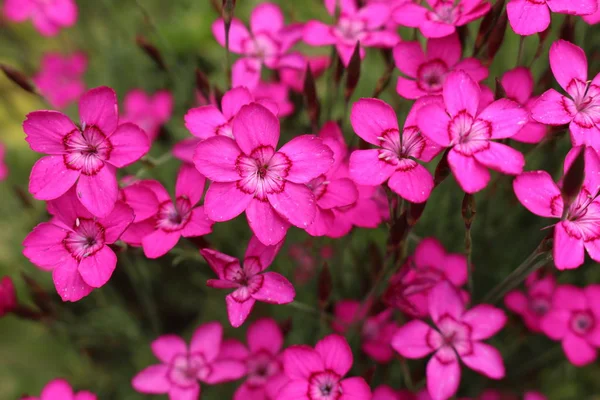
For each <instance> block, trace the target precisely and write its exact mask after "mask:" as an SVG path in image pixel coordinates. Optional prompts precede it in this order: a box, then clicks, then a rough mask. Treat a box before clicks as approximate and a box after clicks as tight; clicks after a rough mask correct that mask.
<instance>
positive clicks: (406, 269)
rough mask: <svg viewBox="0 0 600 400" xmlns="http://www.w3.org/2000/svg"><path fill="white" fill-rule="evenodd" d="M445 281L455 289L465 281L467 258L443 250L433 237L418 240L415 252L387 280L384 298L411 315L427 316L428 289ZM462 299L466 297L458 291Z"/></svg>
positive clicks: (417, 316)
mask: <svg viewBox="0 0 600 400" xmlns="http://www.w3.org/2000/svg"><path fill="white" fill-rule="evenodd" d="M446 280H447V281H449V282H450V283H452V284H453V285H454V286H456V287H457V288H460V287H461V286H462V285H464V284H465V283H466V282H467V259H466V257H465V256H464V255H463V254H455V253H447V252H446V250H445V249H444V246H442V244H441V243H440V242H439V241H438V240H437V239H435V238H432V237H430V238H425V239H423V240H421V242H420V243H419V245H418V246H417V248H416V249H415V253H414V254H413V255H412V256H411V257H409V258H408V260H407V261H406V263H405V264H404V265H403V266H402V268H401V269H400V270H399V271H398V272H397V273H396V274H395V275H394V276H393V277H392V279H391V280H390V286H389V288H388V289H387V291H386V293H385V294H384V297H383V299H384V301H385V302H386V304H388V305H389V306H391V307H395V308H398V309H399V310H400V311H402V312H404V313H406V314H408V315H411V316H413V317H415V318H425V317H427V315H429V302H428V298H429V292H430V291H431V289H432V288H433V287H435V286H436V285H437V284H438V283H439V282H442V281H446ZM462 296H463V298H465V297H466V296H468V295H467V294H466V292H464V293H462Z"/></svg>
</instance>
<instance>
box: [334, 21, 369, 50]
mask: <svg viewBox="0 0 600 400" xmlns="http://www.w3.org/2000/svg"><path fill="white" fill-rule="evenodd" d="M366 28H367V26H366V23H365V22H364V21H363V20H361V19H358V18H352V17H349V16H344V15H342V16H341V17H340V19H339V21H338V23H337V25H336V26H335V27H334V28H333V35H334V36H335V37H336V38H338V40H339V41H340V42H342V43H343V44H345V45H348V46H355V45H356V42H357V41H359V40H362V39H363V38H364V37H365V35H366Z"/></svg>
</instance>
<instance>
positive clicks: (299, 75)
mask: <svg viewBox="0 0 600 400" xmlns="http://www.w3.org/2000/svg"><path fill="white" fill-rule="evenodd" d="M303 57H304V67H303V68H281V69H280V70H279V79H280V80H281V82H282V83H285V84H286V85H287V86H288V87H289V88H290V89H292V90H293V91H295V92H299V93H303V92H304V79H305V78H306V68H307V66H310V72H312V74H313V77H314V78H318V77H319V76H321V75H322V74H323V72H325V70H326V69H327V68H328V67H329V64H330V62H331V60H330V59H329V57H328V56H303Z"/></svg>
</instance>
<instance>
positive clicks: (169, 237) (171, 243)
mask: <svg viewBox="0 0 600 400" xmlns="http://www.w3.org/2000/svg"><path fill="white" fill-rule="evenodd" d="M180 237H181V232H179V231H177V232H166V231H163V230H162V229H157V230H155V231H154V232H152V233H151V234H149V235H148V236H144V238H143V239H142V247H143V248H144V255H145V256H146V257H148V258H158V257H162V256H164V255H165V254H167V253H168V252H169V250H171V249H172V248H173V247H175V245H176V244H177V242H178V241H179V238H180Z"/></svg>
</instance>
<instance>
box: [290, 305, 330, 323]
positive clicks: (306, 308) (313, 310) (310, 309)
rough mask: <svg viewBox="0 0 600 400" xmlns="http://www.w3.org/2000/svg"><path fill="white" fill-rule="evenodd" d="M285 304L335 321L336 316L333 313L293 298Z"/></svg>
mask: <svg viewBox="0 0 600 400" xmlns="http://www.w3.org/2000/svg"><path fill="white" fill-rule="evenodd" d="M287 305H288V306H290V307H292V308H295V309H296V310H299V311H302V312H305V313H307V314H313V315H315V316H316V317H318V318H324V319H326V320H328V321H330V322H334V321H336V318H335V317H334V316H333V315H331V314H329V313H328V312H325V311H321V310H319V309H317V308H315V307H313V306H311V305H309V304H306V303H302V302H300V301H296V300H294V301H292V302H291V303H288V304H287Z"/></svg>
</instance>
